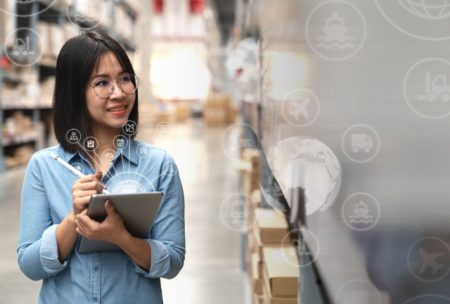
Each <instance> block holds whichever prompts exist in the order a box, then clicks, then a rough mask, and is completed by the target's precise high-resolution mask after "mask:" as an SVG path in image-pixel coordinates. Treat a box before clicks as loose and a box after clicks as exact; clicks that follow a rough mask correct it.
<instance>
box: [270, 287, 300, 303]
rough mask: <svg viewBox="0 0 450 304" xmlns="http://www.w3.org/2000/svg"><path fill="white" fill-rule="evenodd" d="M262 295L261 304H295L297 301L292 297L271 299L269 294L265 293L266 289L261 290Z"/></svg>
mask: <svg viewBox="0 0 450 304" xmlns="http://www.w3.org/2000/svg"><path fill="white" fill-rule="evenodd" d="M263 291H264V294H263V297H262V299H263V302H262V303H263V304H297V303H298V302H297V301H298V299H297V298H296V297H295V298H292V297H278V298H272V297H271V296H270V294H269V293H268V291H267V288H266V287H264V288H263Z"/></svg>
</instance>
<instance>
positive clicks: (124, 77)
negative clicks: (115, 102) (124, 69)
mask: <svg viewBox="0 0 450 304" xmlns="http://www.w3.org/2000/svg"><path fill="white" fill-rule="evenodd" d="M120 81H121V82H130V81H131V76H130V75H123V76H122V77H121V78H120Z"/></svg>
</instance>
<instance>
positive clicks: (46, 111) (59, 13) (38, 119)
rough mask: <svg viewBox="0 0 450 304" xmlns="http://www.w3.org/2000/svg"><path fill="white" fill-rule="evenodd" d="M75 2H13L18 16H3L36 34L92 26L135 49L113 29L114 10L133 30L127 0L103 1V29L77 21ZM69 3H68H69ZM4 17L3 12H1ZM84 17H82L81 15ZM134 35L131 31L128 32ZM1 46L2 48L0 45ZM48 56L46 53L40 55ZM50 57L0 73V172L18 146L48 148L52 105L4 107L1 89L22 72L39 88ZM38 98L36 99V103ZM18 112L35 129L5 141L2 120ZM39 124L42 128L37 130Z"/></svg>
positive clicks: (133, 13) (134, 12) (133, 12)
mask: <svg viewBox="0 0 450 304" xmlns="http://www.w3.org/2000/svg"><path fill="white" fill-rule="evenodd" d="M77 1H81V0H73V1H66V0H57V1H52V0H40V1H32V2H20V1H15V2H14V3H15V5H16V7H15V12H16V15H18V16H5V18H16V20H15V21H16V29H18V28H21V27H22V28H23V27H26V28H29V29H32V30H35V31H37V28H38V24H39V23H40V22H45V23H53V24H55V23H56V24H57V25H58V27H61V28H62V27H63V26H64V25H65V24H67V23H68V22H71V21H72V20H73V22H75V23H76V24H77V26H78V27H79V28H80V30H82V29H83V28H91V27H93V28H94V29H95V30H97V31H99V32H102V33H106V34H108V35H110V36H111V37H113V38H114V39H116V40H117V41H118V42H119V43H121V44H122V45H123V46H124V48H125V49H126V50H127V51H129V52H134V51H135V49H136V46H135V43H134V37H133V36H131V37H123V36H122V35H121V34H120V33H119V32H118V31H117V29H116V27H117V22H116V21H117V20H116V19H117V16H115V8H120V9H122V10H123V11H124V12H125V14H126V15H127V16H128V17H129V18H130V20H131V24H132V25H133V27H134V26H135V25H136V22H137V18H138V15H139V13H138V9H137V8H136V7H135V5H133V4H132V3H130V1H127V0H102V1H104V2H105V4H106V5H107V18H110V19H109V20H110V22H109V24H110V25H112V26H105V25H103V24H98V25H97V26H95V24H89V23H88V21H89V20H90V19H89V18H76V17H77V14H79V13H78V12H76V11H75V10H74V9H73V8H74V7H75V6H76V4H77ZM69 2H70V4H69ZM1 13H2V14H6V13H5V12H1ZM78 16H79V15H78ZM82 17H83V16H82ZM130 32H131V33H134V31H133V30H132V31H130ZM132 35H133V34H132ZM0 46H1V45H0ZM5 47H6V46H2V48H1V50H2V54H3V55H5V52H6V49H5ZM30 49H31V50H36V49H37V45H36V41H34V40H33V37H31V39H30ZM43 55H47V54H43ZM52 55H53V56H42V57H41V58H40V59H39V60H38V61H37V62H36V63H35V64H33V65H31V66H30V67H26V68H22V67H19V68H17V71H16V72H14V73H12V72H10V71H5V70H0V126H1V127H2V129H0V172H3V171H5V170H7V168H6V165H5V156H6V155H8V154H13V152H14V151H15V150H16V149H17V148H18V147H20V146H23V145H25V144H33V146H34V149H35V150H37V149H41V148H43V147H45V146H48V145H49V138H50V133H51V113H52V111H51V104H50V103H46V104H44V105H43V104H41V102H36V104H34V105H32V106H24V105H22V104H21V103H20V102H19V103H17V102H16V103H15V104H5V100H4V99H3V93H2V91H3V87H4V85H5V79H6V80H7V81H10V82H13V83H16V84H19V83H21V82H22V81H23V76H24V71H28V72H30V71H31V72H34V73H36V74H37V76H38V82H39V84H40V85H41V84H42V82H43V80H45V79H46V78H47V77H49V76H52V75H54V73H55V66H56V54H52ZM37 100H38V99H36V101H37ZM17 111H21V112H23V113H25V115H27V116H29V117H31V118H32V121H33V124H35V125H36V127H37V128H35V127H33V130H30V133H29V134H25V135H24V136H21V137H19V138H17V140H7V139H5V137H4V136H3V125H4V122H5V119H6V118H7V117H9V116H11V115H12V114H13V113H14V112H17ZM40 125H44V126H43V127H41V128H39V126H40ZM39 129H43V131H44V134H43V135H41V134H39V133H40V132H39Z"/></svg>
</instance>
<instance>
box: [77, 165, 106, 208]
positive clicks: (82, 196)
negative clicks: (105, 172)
mask: <svg viewBox="0 0 450 304" xmlns="http://www.w3.org/2000/svg"><path fill="white" fill-rule="evenodd" d="M101 179H102V172H97V173H96V174H89V175H86V176H84V177H82V178H80V179H78V180H76V181H75V183H74V184H73V187H72V197H73V213H74V215H78V214H79V213H80V212H82V211H83V210H84V209H86V208H87V206H88V204H89V201H90V200H91V196H92V195H94V194H97V193H101V192H102V190H103V187H102V185H101V184H100V180H101Z"/></svg>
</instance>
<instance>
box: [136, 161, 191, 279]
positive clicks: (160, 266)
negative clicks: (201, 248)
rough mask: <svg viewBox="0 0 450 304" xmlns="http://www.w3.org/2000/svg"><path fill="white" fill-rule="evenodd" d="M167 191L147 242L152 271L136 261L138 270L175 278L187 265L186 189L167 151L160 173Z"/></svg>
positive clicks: (160, 187) (160, 180)
mask: <svg viewBox="0 0 450 304" xmlns="http://www.w3.org/2000/svg"><path fill="white" fill-rule="evenodd" d="M159 191H162V192H163V193H164V196H163V199H162V202H161V207H160V210H159V212H158V216H157V218H156V220H155V223H154V225H153V228H152V231H151V236H150V238H149V239H147V242H148V243H149V245H150V248H151V261H150V262H151V265H150V270H149V271H148V272H146V271H144V270H143V269H142V268H140V267H139V266H137V265H136V264H135V268H136V272H138V273H140V274H143V275H144V276H146V277H148V278H160V277H162V278H166V279H171V278H174V277H175V276H176V275H177V274H178V273H179V272H180V270H181V269H182V268H183V264H184V257H185V252H186V250H185V231H184V193H183V186H182V184H181V180H180V176H179V174H178V168H177V166H176V165H175V162H174V161H173V159H172V158H171V157H170V156H169V155H167V154H165V156H164V160H163V163H162V166H161V170H160V176H159Z"/></svg>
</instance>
